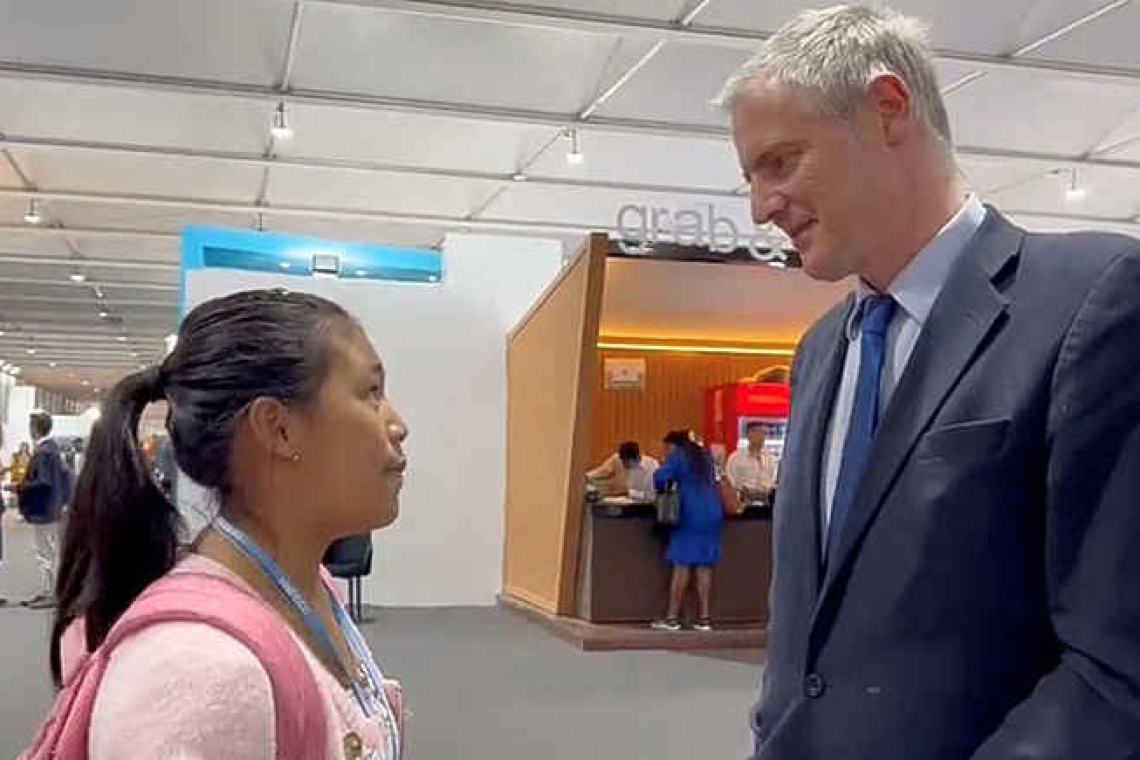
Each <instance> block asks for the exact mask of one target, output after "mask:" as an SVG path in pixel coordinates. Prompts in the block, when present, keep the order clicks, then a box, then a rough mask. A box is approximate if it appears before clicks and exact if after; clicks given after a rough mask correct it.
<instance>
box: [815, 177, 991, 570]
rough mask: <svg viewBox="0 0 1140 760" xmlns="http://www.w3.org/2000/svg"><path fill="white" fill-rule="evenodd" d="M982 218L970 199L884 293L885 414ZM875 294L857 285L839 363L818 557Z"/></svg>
mask: <svg viewBox="0 0 1140 760" xmlns="http://www.w3.org/2000/svg"><path fill="white" fill-rule="evenodd" d="M985 217H986V208H985V206H983V205H982V203H981V201H979V200H978V198H977V196H975V195H971V196H970V197H969V198H967V199H966V202H965V203H964V204H963V205H962V208H960V209H959V210H958V213H957V214H955V215H954V217H953V218H951V219H950V221H949V222H947V223H946V226H944V227H943V228H942V229H941V230H939V232H938V234H937V235H935V236H934V238H933V239H932V240H931V241H930V242H929V243H927V244H926V246H925V247H924V248H923V249H922V250H921V251H919V252H918V254H917V255H916V256H915V257H914V258H913V259H911V260H910V263H909V264H907V265H906V267H904V268H903V270H902V271H901V272H899V274H898V276H897V277H895V279H894V281H893V282H892V283H891V284H890V287H888V288H887V292H888V293H889V294H890V295H891V296H893V297H894V299H895V301H896V302H897V303H898V308H896V309H895V315H894V318H893V319H892V320H891V324H890V327H889V328H888V330H887V352H886V357H885V359H884V364H883V374H882V377H881V379H880V381H879V382H880V385H879V399H880V404H881V407H882V409H883V411H884V412H885V411H886V410H887V408H888V406H889V405H890V400H891V395H892V394H893V393H894V390H895V388H896V387H897V386H898V382H899V378H901V377H902V374H903V370H905V369H906V365H907V362H909V361H910V356H911V354H912V353H913V352H914V345H915V343H917V342H918V336H919V335H920V334H921V333H922V328H923V325H925V324H926V319H927V317H929V316H930V310H931V309H932V308H933V307H934V301H935V299H937V298H938V294H939V293H940V292H942V286H943V285H944V284H945V283H946V277H947V276H948V275H949V274H950V268H951V267H952V266H953V265H954V262H955V261H957V260H958V258H959V257H960V256H961V255H962V253H963V252H964V251H965V250H966V246H967V245H969V242H970V239H971V238H973V236H974V233H975V232H977V231H978V228H979V227H981V225H982V222H983V221H984V220H985ZM873 293H874V291H873V290H872V289H871V288H870V287H869V286H868V285H867V284H866V283H864V282H863V281H862V280H860V281H859V284H858V286H857V290H856V298H857V301H856V306H855V308H854V309H852V310H851V316H850V317H849V318H848V320H847V327H846V337H847V357H846V359H845V360H844V362H843V376H842V378H841V379H840V382H839V391H838V393H837V394H836V396H835V408H834V409H833V410H832V414H831V421H830V423H829V424H828V429H827V439H826V442H825V444H826V445H825V446H824V450H823V469H822V472H823V482H822V484H821V486H822V489H823V498H822V500H821V505H822V514H821V515H820V527H821V530H820V535H821V536H822V541H821V544H820V556H821V557H822V556H823V552H824V550H825V549H826V547H827V528H828V524H829V523H830V521H831V505H832V502H833V501H834V499H835V487H836V484H837V483H838V482H839V465H840V463H841V461H842V459H843V444H844V442H845V441H846V440H847V428H848V425H849V423H850V421H851V407H852V405H853V403H854V401H855V380H856V378H857V377H858V376H859V337H860V332H859V323H860V320H861V319H862V316H863V304H864V301H865V300H866V298H867V296H870V295H872V294H873Z"/></svg>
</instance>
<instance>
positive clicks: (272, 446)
mask: <svg viewBox="0 0 1140 760" xmlns="http://www.w3.org/2000/svg"><path fill="white" fill-rule="evenodd" d="M246 416H247V417H248V418H249V431H250V433H251V434H252V440H253V441H255V442H256V443H257V445H258V446H259V447H260V448H261V449H262V450H263V451H265V452H266V453H268V454H269V455H270V456H271V457H272V458H274V459H290V460H296V459H299V458H300V456H299V455H300V453H301V447H302V441H301V440H300V439H301V438H302V433H301V430H300V426H299V425H298V423H297V419H296V417H295V415H293V414H291V413H290V411H289V408H288V407H287V406H285V405H284V404H282V403H281V402H280V401H278V400H277V399H275V398H269V397H267V396H262V397H260V398H257V399H254V401H253V403H252V404H250V405H249V411H248V412H247V415H246Z"/></svg>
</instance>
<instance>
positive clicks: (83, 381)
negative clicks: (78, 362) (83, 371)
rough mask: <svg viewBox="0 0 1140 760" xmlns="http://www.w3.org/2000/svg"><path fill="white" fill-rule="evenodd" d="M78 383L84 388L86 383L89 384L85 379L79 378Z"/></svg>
mask: <svg viewBox="0 0 1140 760" xmlns="http://www.w3.org/2000/svg"><path fill="white" fill-rule="evenodd" d="M79 384H80V385H82V386H83V387H84V388H86V387H87V386H88V385H91V383H89V382H87V381H86V380H80V381H79Z"/></svg>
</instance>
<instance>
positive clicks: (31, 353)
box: [28, 348, 36, 356]
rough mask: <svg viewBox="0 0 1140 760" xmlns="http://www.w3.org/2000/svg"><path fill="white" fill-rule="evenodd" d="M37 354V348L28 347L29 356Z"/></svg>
mask: <svg viewBox="0 0 1140 760" xmlns="http://www.w3.org/2000/svg"><path fill="white" fill-rule="evenodd" d="M35 355H36V349H34V348H29V349H28V356H35Z"/></svg>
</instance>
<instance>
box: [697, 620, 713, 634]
mask: <svg viewBox="0 0 1140 760" xmlns="http://www.w3.org/2000/svg"><path fill="white" fill-rule="evenodd" d="M712 629H713V627H712V623H711V622H709V621H708V620H698V621H697V622H695V623H693V630H694V631H700V632H701V633H712Z"/></svg>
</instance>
